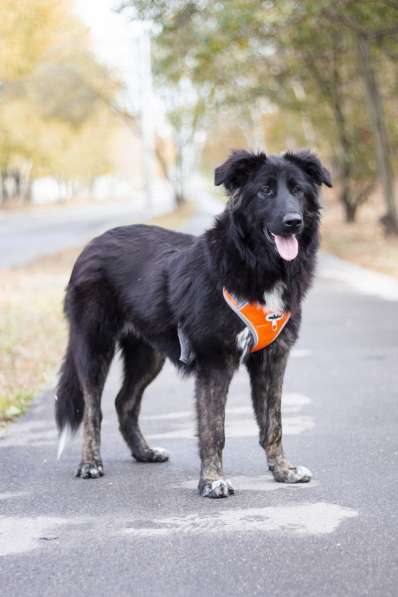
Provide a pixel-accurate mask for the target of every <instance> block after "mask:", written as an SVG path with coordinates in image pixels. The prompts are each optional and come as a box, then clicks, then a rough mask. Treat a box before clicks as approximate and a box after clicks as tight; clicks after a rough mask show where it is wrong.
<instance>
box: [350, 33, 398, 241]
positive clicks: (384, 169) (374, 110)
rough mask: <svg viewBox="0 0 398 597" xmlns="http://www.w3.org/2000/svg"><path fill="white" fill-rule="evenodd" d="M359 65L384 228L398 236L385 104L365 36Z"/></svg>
mask: <svg viewBox="0 0 398 597" xmlns="http://www.w3.org/2000/svg"><path fill="white" fill-rule="evenodd" d="M358 62H359V68H360V71H361V75H362V78H363V82H364V86H365V91H366V97H367V102H368V109H369V114H370V119H371V123H372V128H373V134H374V138H375V143H376V154H377V162H378V171H379V176H380V180H381V183H382V186H383V193H384V201H385V206H386V214H385V216H383V218H382V224H383V226H384V230H385V233H386V234H398V213H397V206H396V204H395V193H394V175H393V170H392V161H391V149H390V146H389V142H388V135H387V129H386V123H385V115H384V109H383V102H382V98H381V95H380V89H379V85H378V81H377V78H376V73H375V71H374V68H373V65H372V61H371V54H370V47H369V40H368V39H367V37H366V36H365V35H363V34H360V35H358Z"/></svg>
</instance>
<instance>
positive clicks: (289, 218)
mask: <svg viewBox="0 0 398 597" xmlns="http://www.w3.org/2000/svg"><path fill="white" fill-rule="evenodd" d="M282 222H283V226H284V228H285V230H286V231H287V232H294V231H295V230H297V229H298V228H300V226H301V225H302V223H303V218H302V217H301V216H300V214H299V213H296V212H289V213H287V214H286V215H285V216H284V217H283V220H282Z"/></svg>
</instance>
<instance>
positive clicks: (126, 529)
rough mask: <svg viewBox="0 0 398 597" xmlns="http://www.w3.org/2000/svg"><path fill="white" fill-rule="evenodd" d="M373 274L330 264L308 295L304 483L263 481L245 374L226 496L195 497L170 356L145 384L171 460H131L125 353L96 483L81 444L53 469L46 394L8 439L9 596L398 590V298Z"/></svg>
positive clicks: (183, 394) (151, 419)
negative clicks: (124, 433) (120, 417)
mask: <svg viewBox="0 0 398 597" xmlns="http://www.w3.org/2000/svg"><path fill="white" fill-rule="evenodd" d="M207 220H208V218H205V217H202V218H201V219H200V218H195V219H194V220H193V221H192V222H190V229H191V230H197V229H198V228H200V227H202V226H203V225H205V224H207V223H208V222H207ZM369 276H370V277H369ZM369 276H368V274H367V273H366V272H364V271H361V270H359V269H357V268H355V267H351V266H347V265H346V264H343V263H341V262H339V261H337V260H334V259H333V258H329V257H324V258H323V259H322V260H321V267H320V274H319V276H318V278H317V280H316V283H315V287H314V289H313V291H312V292H311V294H310V296H309V298H308V299H307V301H306V304H305V309H304V319H303V328H302V334H301V338H300V341H299V343H298V345H297V346H296V348H295V350H294V351H293V354H292V358H291V360H290V364H289V367H288V374H287V379H286V384H285V396H284V419H283V420H284V431H285V447H286V448H287V452H288V454H289V456H290V458H291V460H292V461H293V462H294V463H296V464H303V465H306V466H308V467H309V468H310V469H311V470H312V471H313V473H314V479H313V482H312V483H310V484H308V485H297V486H291V485H290V486H289V485H283V484H277V483H275V482H273V481H272V480H271V477H270V475H269V474H268V473H267V471H266V465H265V459H264V455H263V453H262V451H261V449H260V448H259V446H258V443H257V430H256V426H255V423H254V418H253V415H252V413H251V407H250V398H249V392H248V382H247V378H246V375H245V372H244V371H243V370H242V371H240V372H239V374H238V375H237V376H236V378H235V380H234V382H233V384H232V388H231V392H230V398H229V402H228V414H227V443H226V450H225V470H226V472H227V475H228V477H229V478H231V480H232V481H233V483H234V486H235V489H236V495H235V496H231V497H229V498H228V499H223V500H209V499H205V498H200V497H198V495H197V493H196V489H195V487H196V483H197V478H198V469H199V460H198V455H197V441H196V439H195V437H194V429H195V424H194V418H193V414H194V408H193V398H192V394H193V392H192V381H189V380H188V381H182V380H181V379H178V377H177V376H176V374H175V372H174V370H173V369H172V368H171V366H167V367H166V368H165V369H164V371H163V372H162V374H161V375H160V376H159V377H158V379H157V380H156V381H155V382H154V383H153V384H152V385H151V386H150V388H149V389H148V391H147V396H146V399H145V400H144V407H143V420H142V423H143V427H144V430H145V432H146V435H147V437H148V439H149V440H150V441H151V442H152V444H154V445H160V446H163V447H165V448H167V449H168V450H169V451H170V453H171V455H172V456H171V460H170V461H169V462H168V463H165V464H137V463H135V462H133V461H132V459H131V458H130V456H129V453H128V450H127V448H126V446H125V445H124V443H123V441H122V438H121V436H120V434H119V433H118V431H117V423H116V417H115V412H114V407H113V400H114V397H115V395H116V392H117V389H118V386H119V383H120V369H119V364H118V363H117V362H116V363H115V364H114V366H113V368H112V371H111V375H110V378H109V380H108V383H107V386H106V390H105V394H104V399H103V404H104V414H105V416H104V424H103V445H102V455H103V459H104V465H105V477H104V478H102V479H99V480H91V481H85V480H81V479H76V478H74V477H73V473H74V471H75V468H76V466H77V464H78V462H79V456H80V439H81V438H80V437H78V438H77V439H76V440H75V441H74V442H73V443H72V444H71V445H70V446H69V447H68V448H67V450H66V452H65V454H64V456H63V458H62V460H61V461H60V462H56V460H55V455H56V433H55V429H54V423H53V396H52V394H51V392H49V393H47V394H46V395H44V396H42V397H40V398H39V399H38V400H36V401H35V403H34V405H33V407H32V409H31V410H30V412H29V413H28V414H27V415H26V416H24V417H22V418H21V419H20V420H19V421H18V422H16V423H15V424H13V425H12V426H10V427H9V430H8V432H7V434H6V435H5V436H4V437H3V438H2V439H1V440H0V554H1V555H2V556H3V557H2V558H1V559H0V570H1V594H2V595H7V597H14V596H15V597H20V596H21V595H29V597H36V596H37V597H39V596H40V597H44V596H51V597H54V596H64V595H65V596H67V597H71V596H73V595H79V596H83V597H84V596H96V597H101V596H109V595H115V596H126V597H127V596H129V597H131V596H137V597H138V596H139V597H147V596H148V597H149V596H159V597H171V596H181V597H190V596H197V595H211V596H214V597H217V596H223V597H225V596H226V595H232V596H235V595H236V596H243V595H244V596H248V595H250V596H257V595H259V596H260V595H261V596H272V597H274V596H279V595H280V596H284V597H288V596H314V597H320V596H341V597H343V596H344V597H345V596H347V595H350V596H363V595H370V596H372V597H378V596H380V597H389V596H391V597H392V596H396V595H397V590H398V589H397V586H398V508H397V494H398V468H397V465H398V439H397V438H398V433H397V429H398V428H397V425H398V390H397V363H398V317H397V314H398V292H397V286H396V285H394V283H393V282H390V281H389V280H388V279H386V278H383V277H382V276H377V275H376V276H372V275H371V274H369Z"/></svg>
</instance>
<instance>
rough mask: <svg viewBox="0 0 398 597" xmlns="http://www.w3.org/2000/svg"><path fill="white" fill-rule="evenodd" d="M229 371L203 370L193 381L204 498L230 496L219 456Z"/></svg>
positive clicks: (225, 369)
mask: <svg viewBox="0 0 398 597" xmlns="http://www.w3.org/2000/svg"><path fill="white" fill-rule="evenodd" d="M232 374H233V369H229V368H228V367H226V368H224V369H220V370H215V369H213V370H212V369H211V368H210V369H209V368H208V369H205V368H203V369H202V370H201V371H199V372H198V374H197V378H196V388H195V394H196V395H195V397H196V408H197V416H198V435H199V452H200V459H201V472H200V480H199V492H200V494H201V495H202V496H204V497H210V498H221V497H228V495H229V494H232V493H234V490H233V488H232V486H231V484H230V483H229V481H227V480H225V479H224V473H223V466H222V452H223V449H224V443H225V433H224V420H225V404H226V400H227V393H228V388H229V384H230V381H231V379H232Z"/></svg>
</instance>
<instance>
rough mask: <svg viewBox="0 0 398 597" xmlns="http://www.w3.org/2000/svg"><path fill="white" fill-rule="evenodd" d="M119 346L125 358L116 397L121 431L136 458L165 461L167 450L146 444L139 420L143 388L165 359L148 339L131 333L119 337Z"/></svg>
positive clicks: (147, 460) (139, 460) (152, 378)
mask: <svg viewBox="0 0 398 597" xmlns="http://www.w3.org/2000/svg"><path fill="white" fill-rule="evenodd" d="M120 348H121V350H122V357H123V362H124V380H123V385H122V387H121V389H120V391H119V393H118V395H117V397H116V401H115V405H116V411H117V414H118V417H119V428H120V432H121V434H122V435H123V437H124V439H125V441H126V443H127V445H128V447H129V448H130V450H131V454H132V456H133V457H134V458H135V460H137V461H138V462H165V461H166V460H168V458H169V456H168V453H167V452H166V450H163V448H151V447H150V446H148V444H147V442H146V440H145V438H144V436H143V434H142V433H141V430H140V426H139V423H138V417H139V414H140V409H141V401H142V396H143V394H144V391H145V388H146V387H147V386H148V385H149V384H150V383H151V382H152V381H153V380H154V379H155V377H156V376H157V375H158V373H159V372H160V370H161V369H162V367H163V364H164V360H165V359H164V357H163V356H162V355H161V354H160V353H158V352H156V351H155V350H154V349H153V348H152V347H151V346H150V345H149V344H148V343H147V342H145V341H144V340H142V339H140V338H137V337H136V336H134V335H133V334H130V335H128V336H124V337H122V339H121V340H120Z"/></svg>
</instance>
